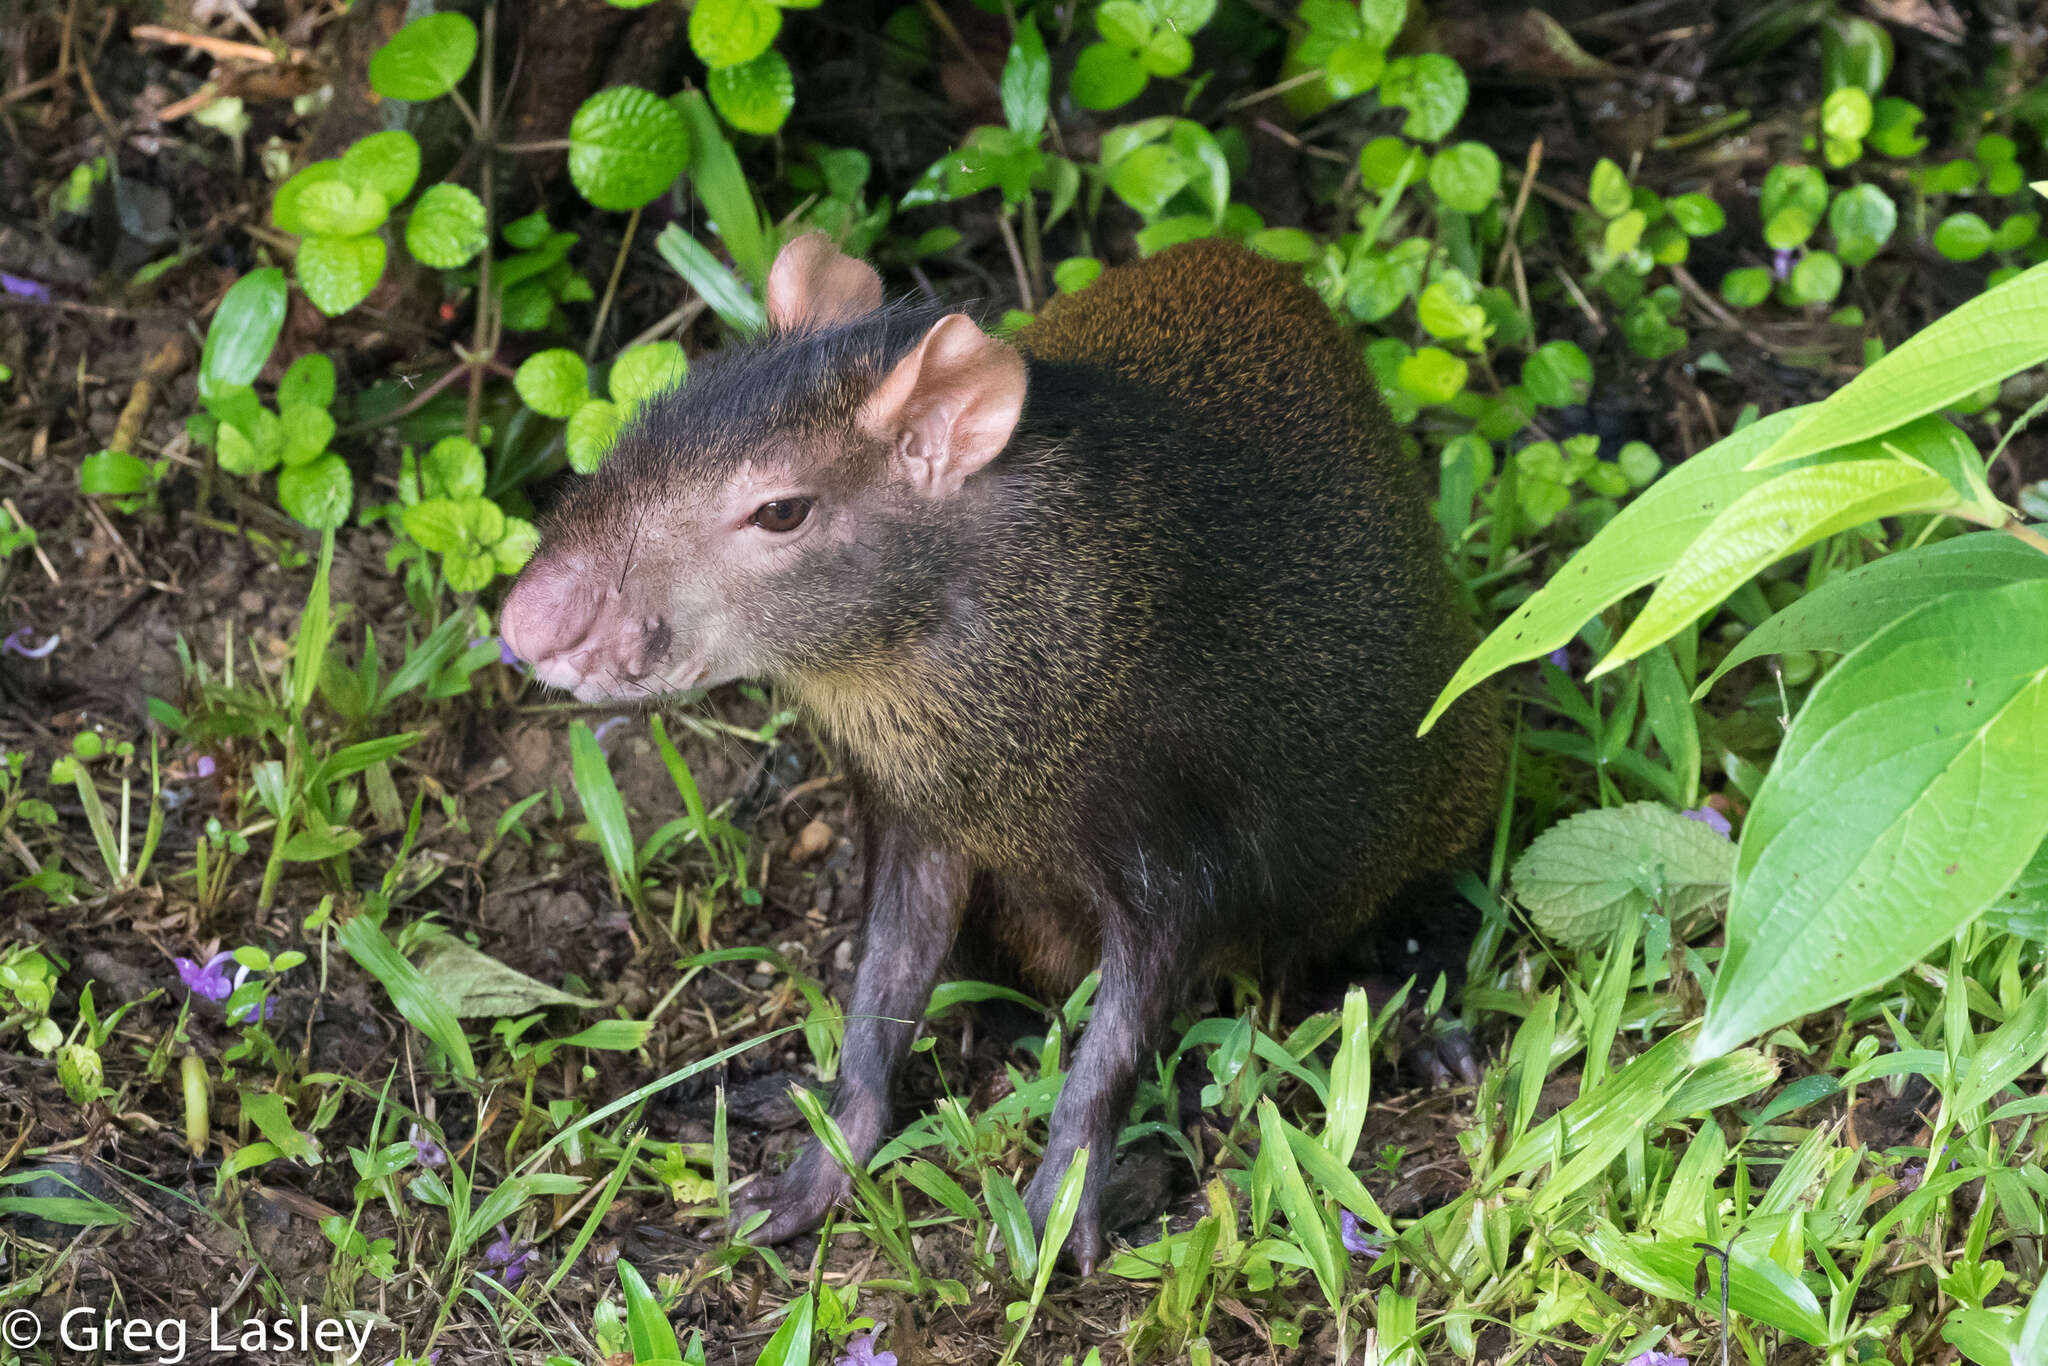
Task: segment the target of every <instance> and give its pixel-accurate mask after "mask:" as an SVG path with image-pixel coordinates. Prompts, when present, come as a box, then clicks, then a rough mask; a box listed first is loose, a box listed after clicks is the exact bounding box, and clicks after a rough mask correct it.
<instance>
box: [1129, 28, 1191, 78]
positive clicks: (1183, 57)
mask: <svg viewBox="0 0 2048 1366" xmlns="http://www.w3.org/2000/svg"><path fill="white" fill-rule="evenodd" d="M1194 60H1195V49H1194V45H1193V44H1192V43H1190V42H1188V40H1187V39H1185V38H1183V37H1181V35H1179V34H1178V33H1175V32H1173V31H1172V30H1170V29H1160V30H1159V31H1158V32H1157V33H1155V34H1153V35H1152V40H1151V41H1150V42H1148V43H1146V44H1145V46H1144V47H1142V48H1140V49H1139V50H1138V64H1139V65H1140V66H1142V67H1144V68H1145V70H1146V71H1148V72H1150V73H1151V74H1152V75H1154V76H1178V75H1180V73H1181V72H1183V71H1186V70H1187V69H1188V67H1189V66H1190V65H1191V64H1192V63H1193V62H1194Z"/></svg>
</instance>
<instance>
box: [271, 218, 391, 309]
mask: <svg viewBox="0 0 2048 1366" xmlns="http://www.w3.org/2000/svg"><path fill="white" fill-rule="evenodd" d="M371 193H374V191H372V192H371ZM293 268H294V269H295V270H296V271H297V272H298V277H299V288H300V289H303V290H305V291H306V297H307V298H309V299H311V300H312V301H313V305H314V307H316V308H318V309H319V310H320V311H321V312H322V313H325V314H326V315H327V316H328V317H330V318H332V317H334V316H336V315H337V314H341V313H346V312H348V311H349V310H350V309H351V308H354V307H355V306H356V305H357V304H359V303H361V302H362V301H363V300H364V299H366V298H368V297H369V295H370V291H371V290H373V289H375V288H376V287H377V281H378V280H380V279H382V278H383V276H384V239H383V238H381V237H374V236H366V237H308V238H306V239H305V240H304V241H303V242H300V243H299V257H298V260H297V262H295V263H294V267H293Z"/></svg>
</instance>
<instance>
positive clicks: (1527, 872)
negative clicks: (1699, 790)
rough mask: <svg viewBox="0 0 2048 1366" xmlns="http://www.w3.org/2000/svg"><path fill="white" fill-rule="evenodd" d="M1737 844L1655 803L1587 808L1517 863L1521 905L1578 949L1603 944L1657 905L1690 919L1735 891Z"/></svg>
mask: <svg viewBox="0 0 2048 1366" xmlns="http://www.w3.org/2000/svg"><path fill="white" fill-rule="evenodd" d="M1734 870H1735V846H1734V845H1733V844H1731V843H1729V842H1728V840H1726V839H1724V838H1723V837H1722V836H1720V835H1717V834H1715V833H1714V832H1713V831H1712V830H1710V829H1708V828H1707V827H1706V826H1705V825H1703V824H1701V823H1700V822H1698V821H1695V820H1688V819H1687V818H1686V817H1684V816H1681V815H1679V814H1678V813H1677V812H1676V811H1673V810H1672V809H1671V808H1670V807H1668V806H1663V805H1660V804H1658V803H1656V802H1631V803H1629V804H1628V805H1626V806H1617V807H1609V808H1606V809H1604V810H1596V811H1583V812H1580V813H1579V814H1578V815H1576V816H1573V817H1570V818H1569V819H1567V820H1564V821H1561V822H1559V823H1558V824H1556V825H1554V826H1552V827H1551V828H1550V829H1548V830H1546V831H1544V832H1543V833H1542V834H1541V835H1538V836H1537V837H1536V838H1535V839H1534V840H1532V841H1531V842H1530V844H1529V847H1528V849H1527V850H1526V851H1525V852H1524V853H1523V854H1522V857H1521V858H1520V859H1518V860H1517V861H1516V863H1515V867H1514V872H1513V874H1512V876H1511V886H1512V888H1513V891H1514V896H1515V900H1516V901H1518V902H1520V903H1521V904H1522V905H1523V906H1525V907H1527V908H1528V911H1529V918H1530V919H1531V920H1532V921H1534V922H1535V924H1536V928H1537V929H1539V930H1541V931H1543V933H1544V934H1546V935H1548V936H1550V938H1552V939H1554V940H1556V941H1557V942H1559V943H1560V944H1564V945H1566V946H1567V947H1570V948H1575V949H1591V948H1600V947H1604V946H1605V945H1606V944H1607V943H1608V942H1610V941H1611V940H1612V939H1613V937H1614V934H1615V931H1617V930H1618V929H1620V928H1621V925H1622V923H1623V922H1624V921H1625V920H1626V919H1627V918H1628V917H1630V916H1636V915H1643V914H1647V913H1648V912H1649V911H1650V910H1651V909H1652V908H1653V907H1654V908H1655V909H1657V910H1660V911H1662V912H1663V913H1664V914H1666V915H1668V916H1672V917H1674V918H1675V917H1678V916H1683V915H1689V914H1691V913H1692V912H1693V911H1695V910H1698V909H1699V908H1700V907H1702V906H1705V905H1708V904H1709V903H1711V902H1713V901H1715V900H1716V899H1718V898H1719V897H1721V896H1724V895H1726V893H1727V891H1728V880H1729V878H1730V876H1731V875H1732V874H1733V872H1734Z"/></svg>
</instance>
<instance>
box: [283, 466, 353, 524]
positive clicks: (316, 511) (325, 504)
mask: <svg viewBox="0 0 2048 1366" xmlns="http://www.w3.org/2000/svg"><path fill="white" fill-rule="evenodd" d="M354 501H355V481H354V480H353V479H352V478H351V477H350V476H349V472H348V462H347V461H345V460H343V459H342V458H341V457H340V456H338V455H334V454H332V453H329V454H327V455H323V456H321V457H320V458H318V459H317V460H309V461H307V462H306V463H305V464H303V465H293V466H291V467H289V468H287V469H284V470H280V471H279V472H278V476H277V503H278V506H279V507H281V508H283V509H284V510H285V511H286V512H288V513H290V514H291V515H292V516H293V517H294V518H295V519H297V520H298V521H299V522H300V523H302V524H304V525H306V526H309V527H312V528H313V529H314V530H315V531H326V530H328V529H329V528H332V527H338V526H340V525H341V524H342V523H344V522H346V521H347V520H348V514H349V507H350V505H351V504H352V503H353V502H354Z"/></svg>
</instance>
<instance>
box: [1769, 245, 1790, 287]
mask: <svg viewBox="0 0 2048 1366" xmlns="http://www.w3.org/2000/svg"><path fill="white" fill-rule="evenodd" d="M1791 273H1792V249H1791V248H1790V247H1784V248H1780V249H1779V250H1778V251H1776V252H1774V253H1772V255H1771V278H1772V279H1774V280H1782V279H1784V278H1785V277H1786V276H1787V275H1790V274H1791Z"/></svg>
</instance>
